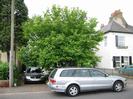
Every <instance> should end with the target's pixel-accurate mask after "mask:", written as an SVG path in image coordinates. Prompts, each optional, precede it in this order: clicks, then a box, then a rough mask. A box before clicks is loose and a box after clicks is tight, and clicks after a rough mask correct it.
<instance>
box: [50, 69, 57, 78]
mask: <svg viewBox="0 0 133 99" xmlns="http://www.w3.org/2000/svg"><path fill="white" fill-rule="evenodd" d="M56 72H57V69H54V70H53V71H52V72H51V74H50V76H49V77H50V78H54V76H55V74H56Z"/></svg>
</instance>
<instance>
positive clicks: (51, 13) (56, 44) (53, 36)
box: [18, 6, 103, 68]
mask: <svg viewBox="0 0 133 99" xmlns="http://www.w3.org/2000/svg"><path fill="white" fill-rule="evenodd" d="M96 25H97V20H96V19H95V18H91V19H87V14H86V12H84V11H82V10H80V9H78V8H73V9H68V8H67V7H65V8H60V7H57V6H53V7H52V9H51V10H47V11H46V12H45V13H44V16H43V17H41V16H35V17H33V18H32V19H29V20H28V21H27V22H26V23H25V24H24V25H23V31H24V35H25V37H26V39H29V41H28V42H27V46H25V47H23V48H22V49H21V50H20V52H19V55H18V56H19V58H20V59H21V61H22V62H23V63H24V64H25V65H27V66H30V64H31V65H36V66H43V67H45V68H50V67H57V66H63V67H64V66H78V67H81V66H86V67H91V66H94V65H96V63H97V62H98V61H99V57H97V56H96V51H97V50H98V48H97V45H98V44H99V42H100V41H101V40H102V38H103V33H102V32H101V31H97V30H96V29H95V28H96Z"/></svg>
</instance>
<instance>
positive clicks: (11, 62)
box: [9, 0, 15, 87]
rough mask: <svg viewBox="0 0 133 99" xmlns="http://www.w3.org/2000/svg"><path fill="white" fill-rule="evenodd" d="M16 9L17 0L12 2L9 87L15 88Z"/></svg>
mask: <svg viewBox="0 0 133 99" xmlns="http://www.w3.org/2000/svg"><path fill="white" fill-rule="evenodd" d="M14 9H15V0H12V1H11V42H10V61H9V87H12V86H13V64H14Z"/></svg>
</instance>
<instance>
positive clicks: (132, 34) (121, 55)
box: [98, 10, 133, 69]
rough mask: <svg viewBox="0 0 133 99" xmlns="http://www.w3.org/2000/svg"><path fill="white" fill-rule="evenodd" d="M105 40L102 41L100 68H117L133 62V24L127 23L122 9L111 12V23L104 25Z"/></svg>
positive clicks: (99, 54) (99, 53) (99, 52)
mask: <svg viewBox="0 0 133 99" xmlns="http://www.w3.org/2000/svg"><path fill="white" fill-rule="evenodd" d="M101 30H102V31H103V32H104V40H103V41H102V42H101V43H100V46H99V51H98V56H100V57H101V62H99V63H98V67H99V68H107V69H115V68H119V67H121V66H124V65H130V64H133V58H132V57H133V26H130V25H128V24H127V22H126V21H125V19H124V18H123V16H122V12H121V11H120V10H116V11H115V12H114V13H112V14H111V17H110V20H109V23H108V24H107V25H105V26H102V28H101Z"/></svg>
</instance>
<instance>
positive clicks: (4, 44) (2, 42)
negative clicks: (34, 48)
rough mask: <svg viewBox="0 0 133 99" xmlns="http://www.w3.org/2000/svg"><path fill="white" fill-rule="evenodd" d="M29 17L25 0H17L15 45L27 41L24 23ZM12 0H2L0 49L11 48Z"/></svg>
mask: <svg viewBox="0 0 133 99" xmlns="http://www.w3.org/2000/svg"><path fill="white" fill-rule="evenodd" d="M27 18H28V10H27V7H26V6H25V4H24V0H15V47H18V46H21V45H23V44H24V43H25V39H24V38H23V33H22V27H21V26H22V23H23V22H25V21H26V20H27ZM10 26H11V0H0V50H1V51H6V52H9V50H10Z"/></svg>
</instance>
